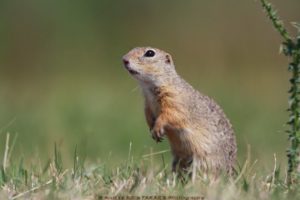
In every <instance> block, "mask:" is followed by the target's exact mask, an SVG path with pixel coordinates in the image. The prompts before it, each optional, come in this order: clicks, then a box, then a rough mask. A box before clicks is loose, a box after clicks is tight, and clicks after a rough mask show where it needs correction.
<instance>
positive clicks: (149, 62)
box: [123, 47, 176, 85]
mask: <svg viewBox="0 0 300 200" xmlns="http://www.w3.org/2000/svg"><path fill="white" fill-rule="evenodd" d="M123 63H124V66H125V68H126V69H127V71H128V72H129V73H130V74H131V75H132V76H133V77H134V78H135V79H137V80H138V81H141V82H143V83H149V84H151V83H152V84H155V85H159V84H160V83H163V82H165V81H167V80H168V79H169V78H170V77H172V76H174V75H176V71H175V67H174V63H173V60H172V57H171V55H170V54H169V53H166V52H164V51H162V50H159V49H156V48H152V47H137V48H134V49H132V50H131V51H129V52H128V53H127V54H126V55H125V56H123Z"/></svg>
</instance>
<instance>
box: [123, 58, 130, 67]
mask: <svg viewBox="0 0 300 200" xmlns="http://www.w3.org/2000/svg"><path fill="white" fill-rule="evenodd" d="M123 63H124V65H125V66H127V65H128V64H129V61H128V60H127V59H125V58H123Z"/></svg>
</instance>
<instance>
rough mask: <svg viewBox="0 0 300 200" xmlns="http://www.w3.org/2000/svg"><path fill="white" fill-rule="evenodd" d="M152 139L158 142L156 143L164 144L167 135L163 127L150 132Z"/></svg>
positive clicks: (154, 128)
mask: <svg viewBox="0 0 300 200" xmlns="http://www.w3.org/2000/svg"><path fill="white" fill-rule="evenodd" d="M150 132H151V135H152V138H153V139H154V140H155V141H156V142H162V140H163V137H164V135H165V133H164V132H165V131H164V128H162V127H156V126H154V127H153V129H152V130H150Z"/></svg>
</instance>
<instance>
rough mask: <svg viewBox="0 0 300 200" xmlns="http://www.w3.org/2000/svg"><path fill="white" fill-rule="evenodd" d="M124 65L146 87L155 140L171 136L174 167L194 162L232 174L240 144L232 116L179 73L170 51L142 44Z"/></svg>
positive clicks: (146, 105)
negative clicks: (237, 145)
mask: <svg viewBox="0 0 300 200" xmlns="http://www.w3.org/2000/svg"><path fill="white" fill-rule="evenodd" d="M123 63H124V66H125V68H126V69H127V71H128V72H129V73H130V74H131V75H132V76H133V77H134V78H135V79H136V80H137V81H138V82H139V85H140V86H141V89H142V91H143V95H144V97H145V116H146V121H147V124H148V126H149V128H150V132H151V134H152V137H153V139H154V140H156V141H157V142H160V141H161V140H162V138H163V137H164V136H166V137H167V138H168V140H169V143H170V146H171V151H172V154H173V163H172V170H173V171H178V170H186V169H188V167H189V166H190V165H191V164H192V163H195V164H196V166H198V167H199V168H201V170H209V171H212V172H220V171H226V172H229V173H231V172H232V170H233V165H234V163H235V160H236V151H237V147H236V141H235V136H234V131H233V129H232V126H231V124H230V122H229V120H228V118H227V117H226V116H225V114H224V112H223V111H222V109H221V107H220V106H219V105H218V104H217V103H215V101H214V100H212V99H211V98H209V97H207V96H205V95H203V94H201V93H200V92H198V91H197V90H195V89H194V88H193V87H192V86H191V85H190V84H188V83H187V82H186V81H185V80H183V79H182V78H181V77H180V76H179V75H178V74H177V72H176V70H175V66H174V63H173V60H172V57H171V55H170V54H168V53H166V52H164V51H162V50H159V49H156V48H151V47H139V48H134V49H132V50H131V51H129V52H128V53H127V54H126V55H125V56H123Z"/></svg>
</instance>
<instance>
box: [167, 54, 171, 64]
mask: <svg viewBox="0 0 300 200" xmlns="http://www.w3.org/2000/svg"><path fill="white" fill-rule="evenodd" d="M166 63H167V64H171V63H172V57H171V55H169V54H167V55H166Z"/></svg>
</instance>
